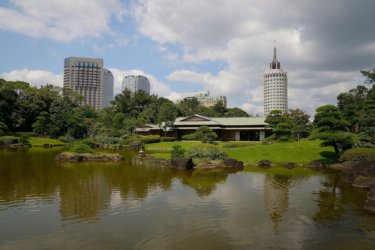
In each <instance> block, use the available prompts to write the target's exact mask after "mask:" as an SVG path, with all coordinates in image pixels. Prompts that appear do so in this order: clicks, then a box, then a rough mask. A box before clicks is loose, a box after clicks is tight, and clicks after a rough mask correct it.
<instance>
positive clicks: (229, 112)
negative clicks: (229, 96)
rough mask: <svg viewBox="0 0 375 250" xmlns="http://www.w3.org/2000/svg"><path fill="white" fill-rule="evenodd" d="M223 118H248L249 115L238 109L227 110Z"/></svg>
mask: <svg viewBox="0 0 375 250" xmlns="http://www.w3.org/2000/svg"><path fill="white" fill-rule="evenodd" d="M225 117H249V114H248V113H246V112H245V111H244V110H242V109H240V108H229V109H228V110H227V112H226V113H225Z"/></svg>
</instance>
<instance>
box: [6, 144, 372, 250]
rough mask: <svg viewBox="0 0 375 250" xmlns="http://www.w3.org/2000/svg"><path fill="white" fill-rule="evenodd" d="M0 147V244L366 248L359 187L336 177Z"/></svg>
mask: <svg viewBox="0 0 375 250" xmlns="http://www.w3.org/2000/svg"><path fill="white" fill-rule="evenodd" d="M60 151H61V149H37V148H32V149H26V150H18V151H17V150H10V149H0V225H1V227H0V249H341V250H343V249H374V246H375V215H374V214H370V213H368V212H366V211H364V210H363V209H362V207H363V203H364V201H365V199H366V193H365V192H364V191H363V190H360V189H356V188H352V187H350V186H349V185H346V184H345V183H342V182H341V181H340V179H339V178H337V176H336V174H325V175H321V174H320V175H319V174H317V175H312V176H311V175H310V176H303V177H301V176H293V175H275V174H269V173H259V172H256V173H255V172H251V171H247V169H245V170H244V171H238V172H233V171H232V172H219V171H214V172H210V173H207V172H203V171H177V170H173V169H169V168H166V167H157V166H152V165H147V164H145V163H142V162H141V161H139V160H138V159H137V158H136V157H135V155H134V154H132V153H130V152H126V151H122V152H121V154H123V155H124V156H125V160H124V161H122V162H119V163H57V162H55V161H54V157H55V156H56V155H57V154H58V153H59V152H60Z"/></svg>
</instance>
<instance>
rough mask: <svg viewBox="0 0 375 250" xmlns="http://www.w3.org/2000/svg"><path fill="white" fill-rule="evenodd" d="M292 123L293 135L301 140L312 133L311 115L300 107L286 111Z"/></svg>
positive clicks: (286, 115)
mask: <svg viewBox="0 0 375 250" xmlns="http://www.w3.org/2000/svg"><path fill="white" fill-rule="evenodd" d="M284 116H285V117H287V118H288V119H289V120H290V122H291V124H292V128H291V132H292V135H293V137H294V138H295V139H296V140H297V141H299V140H300V139H301V138H305V137H307V136H309V134H310V120H309V119H310V116H309V115H308V114H306V113H305V112H304V111H302V110H300V109H298V108H297V109H289V110H287V111H286V112H285V113H284Z"/></svg>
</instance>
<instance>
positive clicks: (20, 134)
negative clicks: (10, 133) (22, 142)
mask: <svg viewBox="0 0 375 250" xmlns="http://www.w3.org/2000/svg"><path fill="white" fill-rule="evenodd" d="M16 136H19V137H21V136H26V137H27V138H29V137H36V136H37V135H36V134H35V133H34V132H17V133H16Z"/></svg>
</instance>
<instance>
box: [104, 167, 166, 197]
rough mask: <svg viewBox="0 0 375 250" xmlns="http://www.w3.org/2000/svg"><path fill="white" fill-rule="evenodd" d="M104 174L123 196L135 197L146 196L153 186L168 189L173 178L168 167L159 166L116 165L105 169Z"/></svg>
mask: <svg viewBox="0 0 375 250" xmlns="http://www.w3.org/2000/svg"><path fill="white" fill-rule="evenodd" d="M104 174H105V176H106V180H107V181H108V182H109V183H111V186H112V187H115V188H117V189H118V190H119V191H120V192H121V195H122V196H123V197H124V198H127V197H129V196H131V197H133V198H136V199H144V198H146V197H147V194H148V192H149V191H150V190H152V189H155V188H162V189H164V190H168V189H169V188H170V187H171V183H172V178H173V176H172V173H171V170H170V169H169V168H163V167H159V166H141V165H138V166H137V165H135V166H126V167H124V166H118V167H115V168H108V169H105V170H104Z"/></svg>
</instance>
